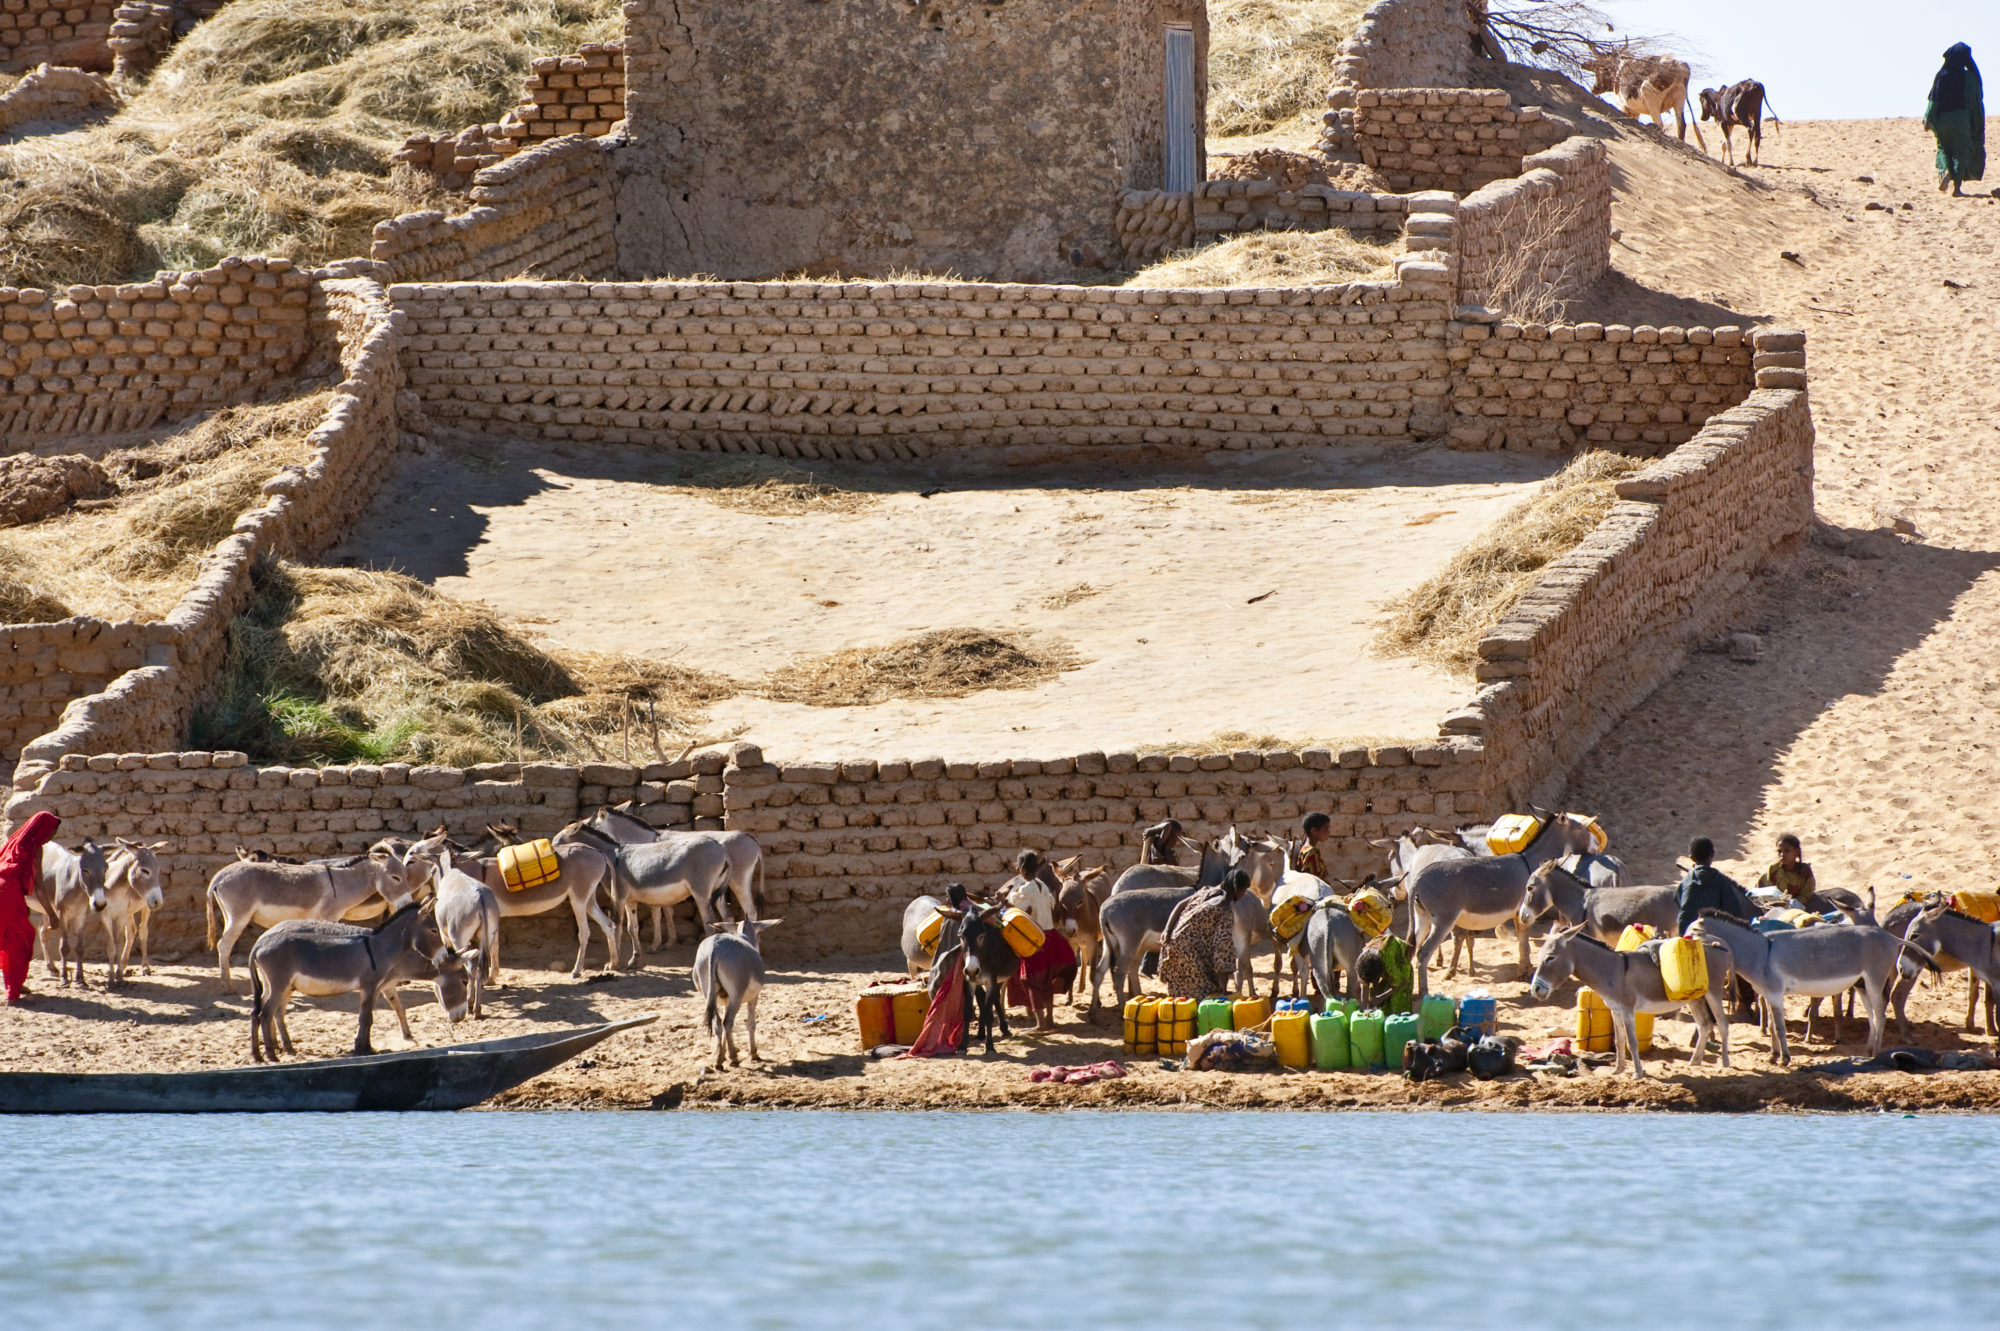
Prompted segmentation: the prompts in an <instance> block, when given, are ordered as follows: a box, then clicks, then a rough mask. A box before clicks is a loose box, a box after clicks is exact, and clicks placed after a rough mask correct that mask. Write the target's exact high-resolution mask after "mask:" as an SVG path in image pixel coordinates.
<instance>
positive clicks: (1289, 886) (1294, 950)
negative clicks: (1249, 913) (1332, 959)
mask: <svg viewBox="0 0 2000 1331" xmlns="http://www.w3.org/2000/svg"><path fill="white" fill-rule="evenodd" d="M1341 888H1342V889H1343V890H1344V891H1350V892H1351V891H1352V890H1353V888H1351V887H1350V886H1349V885H1348V884H1346V883H1342V884H1341ZM1333 894H1334V892H1333V885H1332V884H1331V883H1328V882H1327V881H1326V880H1324V879H1322V878H1318V877H1315V876H1314V875H1312V874H1309V873H1299V872H1298V871H1297V870H1295V869H1287V870H1285V876H1284V877H1282V878H1280V879H1279V880H1278V887H1277V890H1276V891H1274V892H1272V893H1271V912H1270V913H1271V914H1272V915H1276V914H1277V913H1278V909H1279V908H1280V907H1281V906H1284V905H1286V904H1287V903H1289V902H1297V903H1299V904H1300V905H1303V906H1305V907H1307V908H1309V909H1311V908H1317V907H1318V905H1319V903H1320V902H1322V901H1325V900H1327V899H1328V898H1329V897H1331V896H1333ZM1268 918H1269V917H1268V916H1267V917H1266V919H1267V922H1268ZM1306 924H1307V927H1311V924H1312V921H1310V920H1308V921H1307V922H1306ZM1270 932H1271V952H1272V955H1273V957H1274V958H1275V959H1276V963H1278V964H1279V965H1280V966H1282V963H1286V962H1289V963H1290V966H1289V969H1290V970H1291V972H1292V994H1293V996H1294V997H1301V998H1302V997H1304V996H1305V992H1306V970H1307V963H1306V951H1305V942H1306V931H1305V930H1304V929H1301V930H1299V931H1298V932H1297V933H1295V934H1293V935H1292V936H1291V939H1290V941H1280V940H1279V938H1278V937H1277V930H1276V928H1275V927H1273V928H1271V929H1270ZM1246 969H1247V968H1246ZM1271 989H1272V993H1271V996H1272V997H1273V998H1275V997H1277V980H1276V978H1275V972H1274V978H1273V979H1272V982H1271Z"/></svg>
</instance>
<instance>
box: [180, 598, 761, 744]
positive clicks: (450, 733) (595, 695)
mask: <svg viewBox="0 0 2000 1331" xmlns="http://www.w3.org/2000/svg"><path fill="white" fill-rule="evenodd" d="M734 692H736V686H735V685H734V684H733V683H731V682H730V681H728V680H726V679H721V678H719V677H716V676H710V675H705V674H702V673H701V672H699V671H696V670H692V669H689V668H687V667H684V666H680V665H677V664H674V663H672V662H659V661H651V660H647V659H644V658H641V657H633V656H614V655H608V654H601V653H594V652H553V651H545V650H544V649H542V648H540V647H538V646H536V645H535V644H533V643H531V642H529V641H527V640H526V639H525V638H523V637H521V636H520V635H518V634H516V633H514V632H513V631H512V630H510V629H508V628H507V627H506V626H505V625H504V624H502V623H501V622H500V620H499V618H498V617H497V616H496V615H494V613H493V612H492V611H491V610H488V609H487V608H486V607H485V606H481V605H474V604H471V603H468V602H464V601H458V600H454V599H453V598H451V597H449V596H445V595H443V594H441V593H439V592H438V591H436V590H435V589H434V588H432V587H429V586H427V585H425V584H424V583H421V582H418V581H417V580H415V579H414V578H408V577H404V576H403V575H401V574H397V573H381V572H372V571H367V570H362V569H334V568H313V567H308V566H303V565H294V564H276V565H273V566H270V567H267V568H265V569H262V570H260V571H259V573H258V577H257V591H256V595H255V596H254V598H253V599H252V601H251V604H250V606H249V608H248V610H246V611H245V613H244V614H243V616H242V617H241V618H239V619H238V620H237V621H236V622H235V623H234V624H233V625H232V626H231V628H230V641H229V657H228V661H227V663H226V665H225V666H224V672H223V685H222V689H221V693H220V696H219V697H218V698H217V699H216V701H215V702H214V703H213V704H212V705H211V706H210V707H209V708H208V709H207V710H205V711H204V712H203V713H202V714H201V715H199V716H198V717H196V719H195V741H196V743H197V744H199V745H200V746H201V747H203V748H225V749H241V750H243V751H245V752H248V753H250V754H251V755H252V756H253V757H255V758H256V759H257V760H259V761H261V762H280V763H291V764H301V763H303V764H313V763H329V762H333V763H338V762H354V761H364V762H388V761H405V762H432V763H448V764H451V765H454V766H464V765H466V764H469V763H479V762H504V761H510V760H513V759H514V758H516V757H525V758H529V759H535V758H554V759H561V760H564V761H591V760H594V759H595V760H603V759H607V758H608V759H614V760H620V761H622V760H623V759H624V758H625V757H626V756H627V755H631V756H634V757H636V758H637V760H638V761H642V762H643V761H648V760H649V759H650V758H651V756H652V755H653V754H655V753H657V752H665V751H666V750H664V749H663V748H662V747H660V746H661V745H664V744H666V743H667V742H669V741H672V742H673V743H674V747H675V748H678V747H679V742H680V741H682V740H684V738H685V737H687V736H688V735H690V734H691V733H692V727H693V726H694V725H695V724H696V723H697V722H698V721H699V719H700V716H701V711H702V707H703V706H704V704H706V703H708V702H711V701H713V700H715V699H716V698H720V697H727V696H728V695H730V694H732V693H734Z"/></svg>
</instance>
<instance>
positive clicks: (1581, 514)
mask: <svg viewBox="0 0 2000 1331" xmlns="http://www.w3.org/2000/svg"><path fill="white" fill-rule="evenodd" d="M1644 465H1645V462H1644V461H1643V460H1642V459H1639V458H1629V457H1626V456H1624V455H1623V454H1620V453H1584V454H1582V455H1581V456H1579V457H1577V458H1576V460H1575V461H1573V462H1571V463H1570V464H1569V465H1568V466H1567V467H1564V468H1563V469H1562V470H1561V471H1560V472H1557V473H1556V474H1555V475H1554V476H1551V477H1550V478H1549V479H1548V480H1547V481H1545V482H1544V483H1543V484H1542V486H1541V487H1540V488H1539V489H1537V490H1536V491H1535V492H1534V494H1532V495H1530V496H1529V497H1528V498H1527V499H1526V500H1525V501H1523V502H1522V503H1521V504H1520V505H1519V506H1517V507H1516V508H1514V509H1513V510H1512V511H1510V512H1509V513H1508V514H1507V515H1506V516H1505V517H1503V518H1501V519H1500V520H1499V521H1498V522H1496V523H1494V524H1493V525H1492V526H1490V527H1488V528H1487V529H1486V530H1485V531H1483V532H1481V533H1480V534H1479V535H1478V536H1477V537H1475V538H1474V539H1473V541H1472V543H1471V544H1470V545H1468V546H1466V547H1465V548H1464V549H1463V550H1460V551H1459V552H1458V553H1457V554H1455V555H1453V556H1452V559H1451V562H1450V563H1449V564H1447V565H1445V567H1444V569H1443V571H1442V572H1440V573H1438V574H1437V575H1436V576H1434V577H1432V578H1430V579H1428V580H1427V581H1425V582H1424V583H1422V584H1421V585H1419V586H1417V587H1415V588H1413V589H1411V590H1410V591H1408V592H1405V593H1404V594H1403V595H1402V596H1399V597H1397V598H1396V599H1395V600H1393V601H1391V602H1390V603H1389V605H1388V611H1389V620H1388V622H1387V623H1385V624H1384V625H1383V626H1382V629H1381V631H1380V632H1379V634H1378V635H1377V637H1376V646H1377V647H1378V648H1379V649H1381V650H1382V651H1385V652H1388V653H1391V654H1394V655H1399V656H1415V657H1418V658H1420V659H1422V660H1426V661H1430V662H1432V663H1433V664H1436V665H1441V666H1444V667H1446V668H1448V669H1450V670H1453V671H1457V672H1460V673H1470V672H1471V670H1472V668H1473V666H1474V665H1475V664H1476V663H1477V662H1478V660H1479V639H1480V636H1481V635H1482V634H1484V633H1485V632H1486V630H1487V629H1489V628H1491V627H1492V626H1493V624H1494V623H1495V622H1496V621H1498V620H1499V618H1500V617H1501V616H1502V615H1504V614H1506V613H1507V611H1508V610H1510V609H1512V608H1513V606H1514V603H1515V602H1517V601H1519V600H1520V599H1521V597H1522V596H1523V595H1525V594H1526V593H1527V590H1528V588H1529V587H1530V586H1532V585H1533V584H1534V581H1535V578H1536V576H1537V575H1538V574H1540V572H1541V571H1542V569H1544V568H1546V567H1547V566H1548V565H1549V564H1550V563H1552V562H1553V561H1555V560H1556V559H1559V558H1561V557H1562V556H1563V555H1566V554H1568V553H1569V552H1570V551H1571V550H1574V549H1575V548H1576V547H1577V546H1578V545H1579V544H1581V543H1582V541H1583V539H1584V537H1586V536H1588V535H1590V533H1591V530H1592V529H1593V528H1595V527H1596V526H1597V524H1598V523H1599V522H1600V521H1601V520H1602V519H1603V517H1604V515H1605V514H1607V513H1609V512H1610V511H1611V505H1612V504H1613V503H1614V502H1616V500H1617V498H1618V495H1617V485H1618V482H1619V481H1620V480H1621V479H1623V478H1624V477H1626V476H1630V475H1631V474H1632V473H1633V472H1635V471H1637V470H1639V468H1640V467H1643V466H1644Z"/></svg>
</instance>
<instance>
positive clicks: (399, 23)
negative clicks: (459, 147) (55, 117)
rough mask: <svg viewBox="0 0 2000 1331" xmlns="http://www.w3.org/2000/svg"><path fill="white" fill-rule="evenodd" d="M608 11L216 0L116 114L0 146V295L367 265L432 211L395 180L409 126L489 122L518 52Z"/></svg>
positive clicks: (503, 98)
mask: <svg viewBox="0 0 2000 1331" xmlns="http://www.w3.org/2000/svg"><path fill="white" fill-rule="evenodd" d="M618 14H619V10H618V6H617V4H616V3H614V2H613V0H510V3H508V4H504V5H468V4H461V3H457V2H456V0H403V2H402V3H396V4H390V3H387V2H386V0H231V2H230V3H229V4H227V5H225V6H223V8H222V9H221V10H220V11H219V12H218V13H217V14H216V15H215V16H214V17H213V18H210V19H208V20H206V21H205V22H203V23H202V24H201V25H200V26H199V27H197V28H195V29H194V30H193V31H192V32H190V33H189V34H188V35H187V36H186V37H184V38H182V39H181V40H180V41H179V42H178V43H177V44H176V45H175V46H174V48H173V50H172V51H170V52H169V53H168V55H167V57H166V59H165V60H163V61H162V62H161V64H160V66H159V68H157V69H156V70H155V71H154V72H153V74H152V76H151V78H150V79H149V80H148V82H147V83H146V85H145V86H144V87H143V88H139V89H136V90H131V91H130V92H129V94H128V99H127V105H126V108H125V110H123V111H121V112H120V113H119V114H117V115H115V116H113V117H111V118H110V119H109V120H108V121H106V122H104V123H102V124H99V125H94V126H91V127H89V128H87V129H83V130H79V131H77V132H75V133H70V134H63V135H59V136H50V137H46V138H42V139H31V140H28V141H26V142H23V143H20V144H17V145H13V146H9V147H0V285H13V286H40V287H55V288H61V287H63V286H66V285H69V284H71V283H78V282H84V283H100V282H114V281H120V280H125V279H130V278H135V277H145V276H149V275H150V274H151V273H152V272H153V271H154V270H155V269H156V268H173V269H181V268H202V267H206V266H208V265H209V264H211V263H213V262H214V261H215V260H216V259H218V258H220V257H222V256H223V255H227V254H274V255H283V256H285V257H287V258H292V259H297V260H300V261H303V262H308V263H321V262H325V261H327V260H329V259H337V258H343V257H346V256H349V255H356V254H362V255H365V254H367V253H368V244H369V233H370V231H371V230H372V229H373V227H374V225H375V223H376V222H378V221H381V220H383V219H384V218H388V217H393V216H395V215H396V214H397V213H400V212H407V211H410V210H412V209H414V208H422V207H435V206H440V204H441V203H443V202H446V200H445V199H444V196H441V195H439V194H438V193H437V191H436V189H435V186H434V185H433V183H432V181H431V178H430V177H429V176H427V175H425V174H423V173H418V172H410V171H408V170H405V169H400V168H398V169H393V170H392V167H391V163H390V160H389V159H390V156H391V154H393V153H394V152H396V151H397V149H399V148H401V147H402V145H403V141H404V140H405V139H407V138H408V137H409V136H410V135H411V134H414V133H418V132H424V131H443V132H445V133H452V132H456V131H457V130H460V129H463V128H464V127H465V126H467V125H470V124H475V123H479V122H484V121H491V120H496V119H498V118H499V116H500V113H501V112H503V111H505V110H506V109H507V108H509V107H510V106H512V105H513V104H514V103H515V102H516V101H517V100H518V99H519V96H520V92H521V81H522V79H523V78H524V77H525V76H526V75H527V73H528V63H529V61H530V60H532V59H534V58H535V57H536V56H542V55H560V54H563V53H565V52H570V51H574V50H575V49H576V48H577V47H578V46H579V45H580V44H582V43H583V42H589V41H605V40H613V39H616V38H617V37H618V35H619V29H620V23H619V18H618Z"/></svg>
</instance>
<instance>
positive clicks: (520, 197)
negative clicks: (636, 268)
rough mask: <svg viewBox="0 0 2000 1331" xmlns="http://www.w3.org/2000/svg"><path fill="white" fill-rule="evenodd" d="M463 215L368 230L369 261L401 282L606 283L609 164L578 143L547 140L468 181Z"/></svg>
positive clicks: (588, 144)
mask: <svg viewBox="0 0 2000 1331" xmlns="http://www.w3.org/2000/svg"><path fill="white" fill-rule="evenodd" d="M472 181H473V183H472V189H471V191H470V193H471V198H472V202H473V205H474V206H473V207H472V209H471V210H469V211H467V212H464V213H459V214H456V215H454V216H450V217H447V216H446V215H445V214H444V213H442V212H439V211H437V210H435V209H432V210H429V211H426V212H420V213H405V214H404V215H403V216H401V217H394V218H391V219H389V220H388V221H386V222H378V223H376V224H375V233H374V238H373V243H372V245H371V246H370V249H369V257H370V258H372V259H374V260H375V261H376V262H378V263H385V264H387V265H389V267H390V269H391V271H393V272H394V274H395V275H396V277H397V278H398V279H400V280H402V281H410V282H415V281H433V282H465V281H505V280H506V279H508V278H518V277H524V276H537V277H558V278H567V277H578V276H584V277H588V276H597V275H602V274H605V273H609V272H610V271H611V270H612V268H613V266H614V265H615V262H616V257H617V251H616V246H615V243H614V241H613V236H612V230H613V221H614V210H613V202H612V175H611V165H610V159H609V158H608V157H607V156H606V154H605V151H604V148H603V145H602V144H601V143H599V142H598V140H596V139H593V138H590V137H588V136H586V135H580V134H579V135H571V136H570V137H567V138H560V139H551V140H549V141H548V142H546V143H544V144H542V145H541V146H539V147H536V148H532V149H530V150H528V151H527V152H523V153H521V154H519V155H517V156H514V157H510V158H508V159H507V160H506V161H504V162H501V163H499V164H498V165H496V166H489V167H486V168H484V169H482V170H481V171H479V172H478V174H476V175H475V176H473V178H472Z"/></svg>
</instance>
